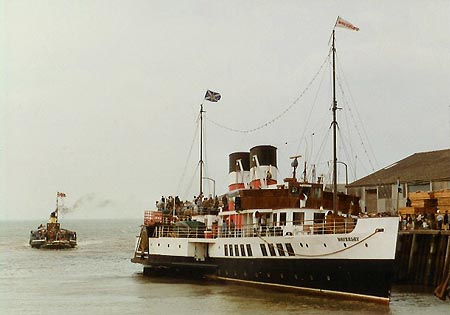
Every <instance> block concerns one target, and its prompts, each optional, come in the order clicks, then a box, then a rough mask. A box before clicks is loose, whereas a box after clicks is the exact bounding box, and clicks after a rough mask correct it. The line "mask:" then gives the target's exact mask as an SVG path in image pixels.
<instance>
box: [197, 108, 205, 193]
mask: <svg viewBox="0 0 450 315" xmlns="http://www.w3.org/2000/svg"><path fill="white" fill-rule="evenodd" d="M203 113H204V111H203V103H202V104H200V161H199V162H198V164H199V167H200V193H199V196H201V195H203V184H202V177H203Z"/></svg>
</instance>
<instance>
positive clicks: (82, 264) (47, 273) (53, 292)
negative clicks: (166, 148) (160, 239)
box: [0, 220, 450, 315]
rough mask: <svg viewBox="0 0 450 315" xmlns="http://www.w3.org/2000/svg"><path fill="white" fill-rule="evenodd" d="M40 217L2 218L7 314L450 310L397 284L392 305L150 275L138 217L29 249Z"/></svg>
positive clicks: (0, 251) (91, 225)
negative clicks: (136, 257)
mask: <svg viewBox="0 0 450 315" xmlns="http://www.w3.org/2000/svg"><path fill="white" fill-rule="evenodd" d="M39 223H40V222H30V221H28V222H8V223H5V222H0V305H1V314H46V315H53V314H65V315H66V314H183V315H194V314H195V315H201V314H214V315H222V314H227V315H229V314H243V315H247V314H252V315H255V314H272V315H278V314H283V315H285V314H327V315H337V314H362V315H368V314H408V315H413V314H421V315H431V314H449V313H450V312H449V311H450V302H449V301H447V302H443V301H440V300H439V299H437V298H435V297H434V296H433V295H432V294H431V293H429V291H432V289H429V290H428V291H423V290H422V291H421V290H417V288H410V287H395V288H394V290H393V294H392V301H391V304H390V305H389V306H385V305H379V304H373V303H368V302H360V301H352V300H339V299H328V298H320V297H316V296H304V295H299V294H298V293H293V292H279V291H274V290H272V289H270V290H269V289H267V288H262V287H249V286H244V285H238V284H234V283H228V282H216V281H211V280H209V281H199V280H196V281H193V280H192V281H191V280H189V281H187V280H185V279H183V280H180V279H168V278H158V277H153V278H150V277H144V276H143V275H142V267H141V266H140V265H136V264H132V263H131V262H130V258H131V257H132V255H133V249H134V245H135V237H136V234H137V233H138V231H139V224H140V222H139V221H138V220H135V221H132V220H129V221H126V220H125V221H70V222H65V225H67V227H70V228H71V229H73V230H75V231H77V234H78V237H79V245H78V247H77V248H75V249H69V250H57V251H53V250H38V249H31V248H30V247H29V246H28V244H27V242H28V235H29V230H30V229H32V228H33V227H34V226H35V225H36V226H37V225H38V224H39Z"/></svg>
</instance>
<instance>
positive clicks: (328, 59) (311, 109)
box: [296, 50, 331, 159]
mask: <svg viewBox="0 0 450 315" xmlns="http://www.w3.org/2000/svg"><path fill="white" fill-rule="evenodd" d="M330 56H331V50H330V51H329V52H328V56H327V59H326V60H325V62H327V61H328V64H329V63H330V61H331V58H330ZM326 73H327V72H326V71H324V72H323V75H322V78H321V79H320V82H319V86H318V88H317V91H316V95H315V97H314V100H313V103H312V106H311V108H310V110H309V113H308V117H307V119H306V124H305V127H304V128H303V133H302V136H301V137H300V139H303V138H304V137H305V134H306V129H307V128H308V125H309V122H310V121H311V116H312V112H313V109H314V107H315V106H316V104H317V98H318V96H319V91H320V89H321V87H322V83H323V81H324V78H325V75H326ZM313 134H314V133H313ZM300 145H301V142H299V143H298V146H297V150H296V153H297V154H298V153H299V151H300ZM311 155H312V152H311ZM305 159H307V157H306V156H305Z"/></svg>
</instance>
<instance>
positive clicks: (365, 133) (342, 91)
mask: <svg viewBox="0 0 450 315" xmlns="http://www.w3.org/2000/svg"><path fill="white" fill-rule="evenodd" d="M338 70H339V73H340V74H342V80H339V81H338V86H339V88H340V89H341V93H342V95H343V99H344V100H345V101H346V98H345V93H344V88H343V87H342V84H341V81H343V82H344V84H345V85H346V87H347V90H348V91H349V95H350V99H351V101H352V102H353V103H355V101H354V98H353V95H352V93H351V91H350V88H349V85H348V83H347V79H346V77H345V74H344V71H343V70H342V67H341V65H340V63H339V62H338ZM345 104H346V105H347V106H348V112H349V113H350V115H351V117H352V119H353V121H354V122H355V124H354V127H355V129H356V132H357V134H358V136H359V139H360V141H361V145H362V147H363V149H364V153H365V154H366V155H367V158H368V161H369V164H370V167H371V168H372V171H374V170H375V166H374V163H373V162H372V158H371V156H372V157H373V159H374V160H375V164H378V162H377V161H376V157H375V154H374V151H373V149H372V146H371V145H370V142H369V141H368V140H367V142H368V146H369V148H367V147H366V144H365V141H364V139H369V137H368V136H367V132H366V130H365V128H364V126H363V125H362V123H361V129H362V133H361V131H360V128H359V127H358V124H357V122H358V121H359V122H362V119H361V115H360V114H359V111H358V109H357V107H355V113H356V115H357V117H356V118H355V117H354V116H353V110H352V109H351V107H350V106H349V103H348V102H346V103H345ZM363 136H364V137H365V138H364V137H363ZM369 151H370V153H369Z"/></svg>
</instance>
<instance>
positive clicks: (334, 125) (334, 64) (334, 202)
mask: <svg viewBox="0 0 450 315" xmlns="http://www.w3.org/2000/svg"><path fill="white" fill-rule="evenodd" d="M334 32H335V30H334V29H333V44H332V48H331V50H332V51H333V122H332V125H333V211H334V212H336V210H337V156H336V151H337V149H336V130H337V121H336V110H337V109H338V108H337V101H336V47H335V45H334Z"/></svg>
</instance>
